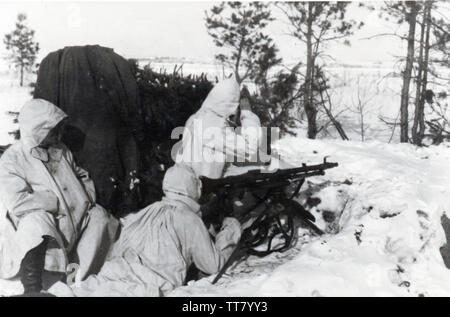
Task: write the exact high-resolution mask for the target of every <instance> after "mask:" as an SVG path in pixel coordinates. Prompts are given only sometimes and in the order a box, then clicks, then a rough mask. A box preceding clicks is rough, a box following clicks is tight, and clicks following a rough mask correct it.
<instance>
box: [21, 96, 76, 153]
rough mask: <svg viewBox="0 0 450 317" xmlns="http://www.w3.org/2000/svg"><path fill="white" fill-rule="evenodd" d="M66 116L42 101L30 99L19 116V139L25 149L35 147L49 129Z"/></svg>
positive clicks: (52, 105) (50, 104)
mask: <svg viewBox="0 0 450 317" xmlns="http://www.w3.org/2000/svg"><path fill="white" fill-rule="evenodd" d="M65 118H67V115H66V114H65V113H64V111H62V110H61V109H59V108H58V107H56V106H55V105H54V104H52V103H50V102H48V101H46V100H44V99H32V100H30V101H28V102H27V103H25V105H24V106H23V107H22V109H21V110H20V114H19V127H20V138H21V141H22V144H23V145H24V146H25V147H26V148H27V149H33V148H35V147H37V146H38V145H39V144H41V142H42V141H43V140H44V139H45V137H46V136H47V135H48V133H49V132H50V130H51V129H53V128H54V127H55V126H56V125H57V124H58V123H59V122H61V121H62V120H63V119H65Z"/></svg>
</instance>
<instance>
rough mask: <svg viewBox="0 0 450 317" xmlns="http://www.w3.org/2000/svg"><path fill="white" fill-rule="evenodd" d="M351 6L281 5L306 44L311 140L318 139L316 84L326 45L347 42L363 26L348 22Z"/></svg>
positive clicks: (306, 103)
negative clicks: (348, 7)
mask: <svg viewBox="0 0 450 317" xmlns="http://www.w3.org/2000/svg"><path fill="white" fill-rule="evenodd" d="M348 5H349V3H348V2H314V1H309V2H279V3H277V6H278V8H279V9H280V10H281V11H282V12H283V13H284V15H285V17H286V19H287V22H288V24H289V25H290V26H291V30H290V32H289V33H290V35H291V36H293V37H294V38H296V39H298V40H300V41H301V42H303V43H305V44H306V74H305V84H304V85H303V89H304V94H303V107H304V109H305V113H306V117H307V120H308V138H311V139H314V138H315V137H316V135H317V132H318V129H317V123H316V117H317V104H318V103H320V102H318V101H317V100H315V99H316V98H315V95H316V93H315V92H314V85H315V84H314V82H315V81H316V80H317V78H316V77H317V76H316V75H317V74H315V72H314V71H315V69H318V68H317V67H316V66H318V58H319V56H320V55H321V54H322V53H323V47H324V45H325V44H326V43H330V42H335V41H338V40H344V43H345V44H349V42H348V40H346V38H347V37H348V36H350V35H351V34H353V32H354V30H355V29H356V28H359V27H361V26H363V23H362V22H360V23H357V22H356V21H354V20H349V19H347V18H346V15H345V14H346V11H347V6H348Z"/></svg>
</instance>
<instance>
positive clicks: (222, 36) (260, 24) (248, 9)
mask: <svg viewBox="0 0 450 317" xmlns="http://www.w3.org/2000/svg"><path fill="white" fill-rule="evenodd" d="M268 6H269V4H267V3H262V2H222V3H220V4H219V5H216V6H214V7H213V8H212V9H211V10H210V12H209V14H208V12H205V15H206V27H207V29H208V34H209V35H210V36H211V37H212V38H213V40H214V44H215V45H216V46H217V47H218V48H220V49H221V50H222V52H221V53H220V54H217V55H216V59H217V60H218V61H220V62H222V63H223V64H225V65H227V66H228V67H230V68H232V69H233V71H234V73H235V75H236V79H237V81H238V82H239V83H242V82H243V81H244V80H246V79H254V78H255V76H256V74H257V73H258V69H257V64H256V61H257V60H258V59H260V58H261V56H262V55H264V54H265V53H266V52H267V50H275V45H274V44H273V40H272V39H271V38H270V37H269V36H268V35H267V34H265V33H264V30H265V28H266V26H267V25H268V23H269V22H270V21H272V20H273V18H272V17H271V14H270V10H269V8H268Z"/></svg>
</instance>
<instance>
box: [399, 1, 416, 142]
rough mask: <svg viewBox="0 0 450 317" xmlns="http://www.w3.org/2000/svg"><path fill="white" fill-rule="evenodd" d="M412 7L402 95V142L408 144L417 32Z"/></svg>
mask: <svg viewBox="0 0 450 317" xmlns="http://www.w3.org/2000/svg"><path fill="white" fill-rule="evenodd" d="M407 4H408V5H409V6H410V7H411V11H410V12H409V14H408V23H409V31H408V53H407V56H406V66H405V71H404V72H403V86H402V95H401V99H400V142H403V143H405V142H408V104H409V84H410V82H411V72H412V68H413V62H414V36H415V32H416V18H417V6H416V3H414V2H407Z"/></svg>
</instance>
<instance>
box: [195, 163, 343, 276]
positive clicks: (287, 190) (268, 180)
mask: <svg viewBox="0 0 450 317" xmlns="http://www.w3.org/2000/svg"><path fill="white" fill-rule="evenodd" d="M337 166H338V163H330V162H327V161H326V158H324V161H323V163H322V164H317V165H306V164H302V166H301V167H294V168H288V169H280V170H277V171H275V172H272V173H270V172H263V171H261V170H259V169H258V170H250V171H248V172H247V173H245V174H241V175H236V176H228V177H225V178H221V179H210V178H206V177H200V179H201V181H202V200H201V201H200V203H203V204H202V208H201V210H202V217H203V221H204V222H205V224H206V225H207V226H208V225H213V226H215V227H216V228H217V227H218V226H220V225H221V223H222V220H223V218H224V217H227V216H234V217H236V218H238V219H239V220H240V221H241V223H244V222H245V223H248V222H250V224H249V226H248V227H247V228H245V229H244V231H243V233H242V236H241V239H240V241H239V243H238V246H237V247H236V249H235V251H234V252H233V253H232V255H231V256H230V258H229V259H228V261H227V262H226V263H225V265H224V267H223V268H222V270H221V271H220V272H219V273H218V274H217V276H216V278H215V279H214V281H213V283H216V282H217V281H218V280H219V279H220V277H221V276H222V275H223V274H224V273H225V271H226V270H227V268H228V267H229V266H230V265H231V264H232V263H233V262H234V261H236V260H237V259H239V258H241V257H242V256H243V255H256V256H266V255H268V254H270V253H272V252H282V251H285V250H287V249H288V248H289V247H290V246H291V245H292V242H293V241H294V238H295V234H296V232H295V231H296V225H295V222H294V219H295V218H298V219H301V221H302V222H304V223H305V224H306V225H307V226H309V227H310V228H311V230H312V231H313V232H314V233H316V234H318V235H321V234H323V231H322V230H321V229H319V228H318V227H317V226H316V225H315V224H314V221H315V218H314V216H313V215H312V214H311V213H309V212H308V211H307V210H306V209H305V208H304V207H303V206H302V205H301V204H300V203H298V202H297V201H295V200H294V197H296V196H297V194H298V192H299V191H300V188H301V186H302V185H303V183H304V182H305V179H306V178H308V177H312V176H320V175H325V170H327V169H330V168H334V167H337ZM249 193H250V194H251V197H252V198H253V199H252V200H253V201H256V202H253V204H251V205H250V206H245V207H246V208H244V211H242V210H241V211H240V212H237V211H235V209H236V208H234V205H235V204H236V202H239V203H240V204H241V205H243V204H242V203H241V199H243V200H245V196H246V195H247V194H249ZM275 237H278V238H279V241H280V242H281V243H279V244H277V245H278V246H276V247H273V246H272V243H273V240H274V238H275ZM264 243H267V247H266V249H265V250H262V249H261V245H263V244H264Z"/></svg>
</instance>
